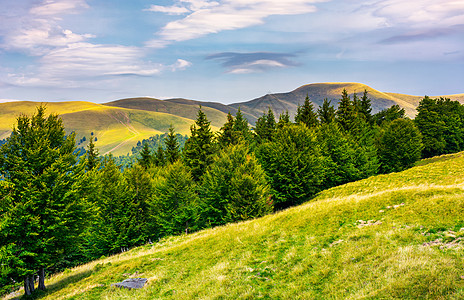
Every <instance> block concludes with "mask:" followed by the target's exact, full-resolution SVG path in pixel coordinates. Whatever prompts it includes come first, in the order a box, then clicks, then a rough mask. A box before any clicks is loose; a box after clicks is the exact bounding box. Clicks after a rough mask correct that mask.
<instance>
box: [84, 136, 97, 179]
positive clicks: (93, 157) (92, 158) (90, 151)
mask: <svg viewBox="0 0 464 300" xmlns="http://www.w3.org/2000/svg"><path fill="white" fill-rule="evenodd" d="M98 163H99V159H98V149H96V148H95V144H94V143H93V135H92V137H91V138H90V141H89V145H88V146H87V162H86V170H87V171H90V170H93V169H95V168H96V167H97V166H98Z"/></svg>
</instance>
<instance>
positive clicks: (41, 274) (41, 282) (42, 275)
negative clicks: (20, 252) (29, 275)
mask: <svg viewBox="0 0 464 300" xmlns="http://www.w3.org/2000/svg"><path fill="white" fill-rule="evenodd" d="M37 288H38V289H39V290H42V291H45V268H40V270H39V286H38V287H37Z"/></svg>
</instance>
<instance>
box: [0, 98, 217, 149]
mask: <svg viewBox="0 0 464 300" xmlns="http://www.w3.org/2000/svg"><path fill="white" fill-rule="evenodd" d="M42 103H44V104H45V105H46V106H47V113H57V114H59V115H60V116H61V117H62V119H63V123H64V126H65V128H66V131H67V132H68V133H70V132H73V131H74V132H76V140H77V141H79V140H80V139H82V138H83V137H84V136H85V137H86V139H87V141H88V139H89V137H90V136H91V133H92V132H93V133H94V135H95V136H96V137H97V142H96V143H95V144H96V146H97V147H98V148H99V152H100V153H101V154H106V153H110V152H111V153H113V154H114V155H121V154H126V153H130V150H131V149H132V147H133V146H135V144H136V143H137V142H138V141H140V140H143V139H146V138H148V137H150V136H152V135H155V134H161V133H165V132H167V131H168V128H169V126H170V125H171V124H172V125H173V126H174V128H175V130H176V132H177V133H180V134H183V135H185V134H189V133H190V125H192V124H193V122H194V118H193V119H190V118H188V117H183V116H182V115H180V114H179V115H176V114H171V113H168V112H156V111H150V110H140V109H136V108H135V109H132V108H122V107H112V106H107V105H102V104H95V103H91V102H84V101H69V102H42ZM37 105H40V102H33V101H20V102H7V103H0V139H3V138H6V137H8V136H9V135H10V133H11V130H12V127H13V125H14V124H15V122H16V118H17V116H18V115H19V114H21V113H23V114H27V115H32V114H33V113H34V112H35V109H36V106H37ZM197 110H198V107H196V108H194V107H193V106H191V115H195V114H196V111H197ZM207 110H208V111H207V113H209V114H210V115H211V116H212V119H213V121H212V128H213V129H214V130H218V129H219V128H220V126H222V124H223V123H224V122H225V120H226V115H225V114H224V113H222V112H219V111H215V110H213V109H209V108H208V109H207ZM85 145H86V143H84V144H80V145H78V146H79V147H80V146H84V147H85Z"/></svg>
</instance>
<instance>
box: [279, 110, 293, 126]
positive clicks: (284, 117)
mask: <svg viewBox="0 0 464 300" xmlns="http://www.w3.org/2000/svg"><path fill="white" fill-rule="evenodd" d="M290 124H292V122H290V115H289V114H288V110H286V111H285V112H283V113H281V114H280V116H279V122H277V125H276V127H277V128H282V127H284V126H286V125H290Z"/></svg>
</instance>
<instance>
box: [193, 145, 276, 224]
mask: <svg viewBox="0 0 464 300" xmlns="http://www.w3.org/2000/svg"><path fill="white" fill-rule="evenodd" d="M200 195H201V199H202V202H203V203H202V204H203V207H204V208H205V209H204V210H203V212H202V220H205V221H206V223H207V224H206V225H207V226H208V227H210V226H217V225H222V224H225V223H229V222H236V221H240V220H247V219H251V218H256V217H261V216H263V215H265V214H267V213H269V212H271V210H272V205H271V203H270V195H269V186H268V184H267V181H266V178H265V173H264V171H263V170H262V168H261V166H260V165H259V163H258V161H257V159H256V158H255V156H254V154H253V153H250V152H249V150H248V148H247V146H246V145H244V144H238V145H232V146H230V147H228V148H226V149H224V150H222V151H221V152H220V153H218V154H217V155H216V157H215V160H214V162H213V163H212V164H211V165H210V166H209V167H208V171H207V172H206V173H205V175H204V178H203V184H202V187H201V192H200Z"/></svg>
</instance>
